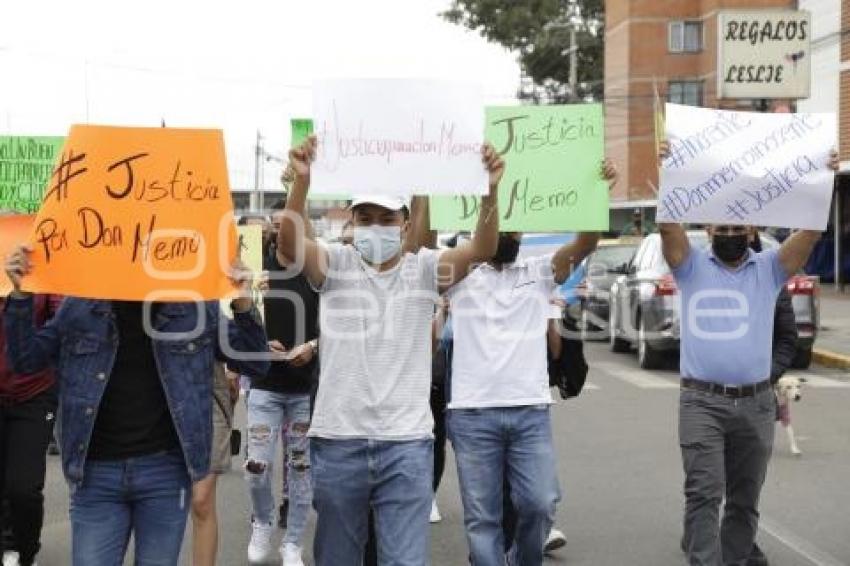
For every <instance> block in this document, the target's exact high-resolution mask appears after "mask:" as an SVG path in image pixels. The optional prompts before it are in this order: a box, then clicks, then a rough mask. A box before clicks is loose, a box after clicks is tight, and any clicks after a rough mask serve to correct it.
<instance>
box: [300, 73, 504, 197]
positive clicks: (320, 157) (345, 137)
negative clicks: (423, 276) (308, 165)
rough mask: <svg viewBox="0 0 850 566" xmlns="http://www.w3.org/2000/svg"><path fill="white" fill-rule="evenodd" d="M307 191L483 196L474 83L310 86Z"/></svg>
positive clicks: (480, 118)
mask: <svg viewBox="0 0 850 566" xmlns="http://www.w3.org/2000/svg"><path fill="white" fill-rule="evenodd" d="M313 115H314V120H313V122H314V129H315V134H316V137H317V141H318V151H317V155H316V162H315V163H314V164H313V167H312V171H311V176H312V182H311V185H312V189H311V192H313V193H317V194H318V193H369V194H384V195H388V194H393V195H411V194H414V193H419V194H456V193H458V192H459V191H464V192H466V193H476V194H486V193H487V184H488V175H487V171H486V169H485V167H484V163H483V162H482V159H481V146H482V144H483V143H484V105H483V102H482V98H481V91H480V89H479V88H478V87H475V86H472V85H465V84H458V83H452V82H446V81H427V80H403V79H385V80H379V79H370V80H334V81H322V82H318V83H316V85H315V87H314V89H313Z"/></svg>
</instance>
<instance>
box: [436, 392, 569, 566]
mask: <svg viewBox="0 0 850 566" xmlns="http://www.w3.org/2000/svg"><path fill="white" fill-rule="evenodd" d="M448 429H449V439H450V440H451V442H452V446H453V447H454V451H455V460H456V461H457V470H458V479H459V481H460V490H461V498H462V500H463V513H464V525H465V527H466V538H467V541H468V543H469V551H470V556H471V558H472V563H473V564H474V565H475V566H503V565H504V564H505V547H504V533H503V532H502V508H503V493H504V480H505V479H507V482H508V484H509V485H510V496H511V501H512V503H513V507H514V509H515V510H516V514H517V525H516V532H515V541H516V542H515V547H514V558H515V560H516V563H517V564H522V565H523V566H535V565H540V564H542V563H543V546H544V544H545V543H546V537H547V535H548V534H549V529H551V527H552V518H553V517H554V516H555V505H556V504H557V502H558V501H559V500H560V489H559V487H558V478H557V472H556V464H555V451H554V447H553V445H552V428H551V423H550V421H549V406H548V405H539V406H538V405H535V406H529V407H505V408H493V409H450V410H449V411H448ZM505 475H507V478H506V477H505Z"/></svg>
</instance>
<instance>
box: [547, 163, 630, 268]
mask: <svg viewBox="0 0 850 566" xmlns="http://www.w3.org/2000/svg"><path fill="white" fill-rule="evenodd" d="M599 174H600V176H601V177H602V179H603V180H604V181H607V182H608V187H609V189H610V188H613V187H614V185H616V184H617V180H618V177H619V176H618V174H617V168H616V167H614V163H613V162H612V161H611V160H610V159H605V160H604V161H603V162H602V164H601V166H600V168H599ZM598 243H599V233H597V232H581V233H579V235H578V237H577V238H576V239H575V240H574V241H573V242H571V243H569V244H566V245H564V246H561V247H560V248H559V249H558V251H557V252H555V256H554V257H553V258H552V270H553V271H554V272H555V282H556V283H557V284H558V285H560V284H561V283H563V282H564V281H566V280H567V279H568V278H569V277H570V275H571V274H572V272H573V269H575V268H577V267H578V266H579V264H580V263H581V262H582V260H584V258H586V257H587V256H588V255H590V254H591V253H593V251H594V250H595V249H596V245H597V244H598Z"/></svg>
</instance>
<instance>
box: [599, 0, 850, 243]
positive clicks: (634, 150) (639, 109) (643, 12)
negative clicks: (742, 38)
mask: <svg viewBox="0 0 850 566" xmlns="http://www.w3.org/2000/svg"><path fill="white" fill-rule="evenodd" d="M846 1H848V0H845V2H846ZM796 7H797V2H796V0H607V1H606V4H605V19H606V24H605V30H606V31H605V128H606V132H605V133H606V151H607V155H608V157H610V158H611V159H612V160H613V161H614V163H615V164H616V165H617V167H618V169H619V170H620V179H621V180H620V182H619V183H618V185H617V187H615V189H614V191H613V193H612V195H611V197H612V208H613V209H615V210H614V212H613V213H612V228H617V227H618V225H619V224H622V223H625V221H626V219H627V218H629V217H630V216H631V214H632V209H634V208H641V209H643V210H645V211H646V212H647V213H648V214H649V215H650V216H652V215H653V214H654V206H655V199H656V195H657V186H658V170H657V166H656V157H655V130H654V108H655V98H656V96H655V93H656V91H657V92H658V94H659V97H660V99H661V100H662V101H664V100H666V101H669V102H675V103H678V104H690V105H694V106H707V107H722V108H732V109H741V110H753V109H754V108H758V107H759V105H760V103H761V101H758V100H718V97H717V21H718V18H717V16H718V13H719V12H720V11H722V10H728V9H761V8H772V9H777V8H781V9H795V8H796ZM845 17H846V16H845ZM848 54H849V55H850V49H848ZM846 80H848V81H850V72H848V79H846ZM848 103H850V98H848ZM849 114H850V113H849ZM616 209H621V210H622V212H621V213H620V214H617V213H616Z"/></svg>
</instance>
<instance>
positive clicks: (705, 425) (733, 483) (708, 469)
mask: <svg viewBox="0 0 850 566" xmlns="http://www.w3.org/2000/svg"><path fill="white" fill-rule="evenodd" d="M775 418H776V397H775V396H774V393H773V390H772V389H769V390H767V391H763V392H761V393H758V394H757V395H756V396H755V397H743V398H740V399H732V398H730V397H724V396H722V395H714V394H712V393H704V392H701V391H693V390H689V389H683V390H682V392H681V395H680V398H679V446H680V447H681V449H682V464H683V466H684V469H685V536H684V539H683V541H682V542H683V545H684V549H685V551H686V553H687V555H688V562H689V564H691V566H721V565H723V566H744V565H746V562H747V558H748V557H749V556H750V551H751V550H752V546H753V541H754V540H755V536H756V531H757V530H758V518H759V514H758V501H759V495H760V493H761V488H762V485H763V484H764V478H765V474H766V472H767V463H768V461H769V460H770V455H771V452H772V451H773V430H774V421H775ZM724 496H725V497H726V505H725V507H724V510H723V521H722V523H720V521H719V513H720V503H721V502H722V500H723V497H724Z"/></svg>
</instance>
